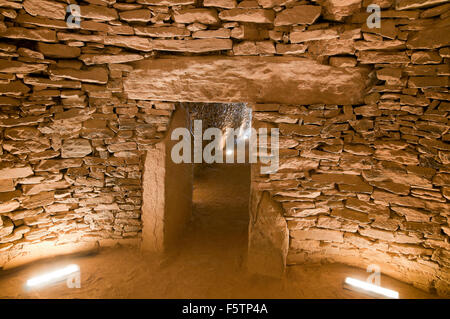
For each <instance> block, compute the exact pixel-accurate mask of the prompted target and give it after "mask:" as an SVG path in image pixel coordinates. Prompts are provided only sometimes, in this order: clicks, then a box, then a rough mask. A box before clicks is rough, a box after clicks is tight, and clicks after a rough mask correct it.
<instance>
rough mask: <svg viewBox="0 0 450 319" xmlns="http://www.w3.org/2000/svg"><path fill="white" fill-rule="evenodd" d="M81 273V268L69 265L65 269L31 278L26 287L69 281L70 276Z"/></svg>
mask: <svg viewBox="0 0 450 319" xmlns="http://www.w3.org/2000/svg"><path fill="white" fill-rule="evenodd" d="M79 271H80V267H79V266H78V265H75V264H71V265H68V266H66V267H64V268H61V269H58V270H55V271H52V272H49V273H46V274H43V275H40V276H37V277H34V278H31V279H29V280H27V284H26V286H27V287H28V288H33V287H38V286H44V285H48V284H50V283H55V282H58V281H62V280H65V279H67V278H68V277H69V276H70V275H72V274H74V273H77V272H79Z"/></svg>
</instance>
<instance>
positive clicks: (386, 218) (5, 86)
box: [0, 0, 450, 294]
mask: <svg viewBox="0 0 450 319" xmlns="http://www.w3.org/2000/svg"><path fill="white" fill-rule="evenodd" d="M67 2H69V1H67ZM67 2H63V1H56V0H24V1H21V0H6V1H0V38H1V42H0V140H1V147H0V157H1V163H0V216H1V219H0V266H5V265H7V264H8V263H11V262H12V261H14V259H15V258H16V257H17V256H20V255H21V254H23V252H24V251H28V250H27V247H32V246H33V245H37V244H40V243H48V245H49V247H50V246H55V247H56V246H64V244H74V243H92V242H100V245H109V244H112V243H116V242H123V243H131V244H133V243H134V244H138V243H139V239H140V236H141V228H142V223H141V219H140V214H141V203H142V189H141V183H142V181H141V177H142V176H141V175H142V165H143V158H144V154H145V150H146V149H147V148H149V147H152V145H154V144H155V143H156V142H157V141H160V140H161V139H162V138H163V137H164V132H165V131H166V130H167V127H168V124H169V121H170V117H171V114H172V111H173V110H174V104H173V103H170V102H164V101H142V100H131V99H128V98H127V94H126V92H124V90H123V81H122V79H123V77H124V76H126V75H127V74H129V72H130V71H132V68H133V67H132V63H131V62H133V61H138V60H141V59H144V58H158V57H159V56H162V55H164V54H166V55H167V54H170V55H226V56H238V55H253V56H255V55H267V56H274V55H288V56H299V57H307V58H310V59H314V60H316V61H319V62H320V63H322V64H328V65H331V66H335V67H353V66H367V67H368V68H370V69H371V70H373V71H372V73H371V78H372V79H373V86H372V87H371V89H370V91H368V92H367V95H366V97H365V99H364V103H361V104H359V105H278V104H267V105H256V106H255V107H254V114H253V116H254V125H255V126H258V125H264V126H268V127H279V128H280V132H281V139H280V141H281V144H280V146H281V150H280V155H281V165H280V170H279V172H278V173H276V174H272V175H270V176H254V180H253V188H254V189H257V190H261V191H262V190H268V191H269V192H270V193H271V195H272V197H273V199H275V200H276V201H278V202H280V203H281V204H282V206H283V208H284V214H285V217H286V221H287V225H288V229H289V238H290V242H289V249H288V258H287V263H288V264H295V263H303V262H305V261H311V260H312V261H314V260H316V261H317V260H334V261H340V262H344V263H349V264H353V265H358V266H361V267H365V266H367V264H369V263H378V264H380V266H382V267H381V269H382V272H383V273H387V274H390V275H392V276H394V277H397V278H399V279H401V280H404V281H407V282H410V283H413V284H414V285H415V286H418V287H420V288H424V289H431V290H435V291H437V292H438V293H440V294H448V293H449V291H450V271H449V268H450V253H449V234H450V228H449V218H450V217H449V215H450V210H449V199H450V168H449V165H448V164H449V163H450V144H449V143H448V142H449V140H450V135H449V132H448V130H449V125H448V121H449V116H448V115H449V110H450V103H449V100H450V94H449V93H448V76H449V64H448V62H449V57H450V48H449V46H450V38H449V36H448V35H449V34H450V4H449V3H448V1H445V0H396V1H395V0H319V1H295V0H246V1H235V0H203V1H195V0H137V1H116V0H86V1H78V2H75V1H70V2H71V3H78V4H79V5H80V7H81V16H82V18H81V26H80V27H81V28H80V29H71V28H69V27H68V26H67V24H66V21H65V19H66V18H67V15H66V6H67ZM372 3H375V4H378V5H379V6H380V7H381V9H382V10H381V28H378V29H377V28H375V29H370V28H368V27H367V25H366V19H367V17H368V15H369V13H367V12H366V8H367V6H368V5H370V4H372ZM155 80H157V79H155ZM211 102H215V101H211ZM235 102H247V101H235Z"/></svg>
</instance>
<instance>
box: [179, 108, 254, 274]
mask: <svg viewBox="0 0 450 319" xmlns="http://www.w3.org/2000/svg"><path fill="white" fill-rule="evenodd" d="M183 107H185V108H186V110H187V111H188V114H189V122H190V127H191V128H192V124H193V122H194V121H199V120H200V121H202V130H203V132H204V131H206V130H207V129H208V128H218V129H220V130H221V131H222V132H223V136H224V139H223V140H222V141H221V142H220V143H221V145H220V147H221V148H222V150H223V155H224V157H223V162H224V163H210V164H208V163H205V162H203V163H196V164H194V168H193V196H192V215H191V219H190V221H189V224H188V225H187V228H186V232H185V234H186V235H185V236H186V240H183V241H182V242H183V243H184V246H186V248H185V249H190V250H191V256H196V257H197V258H201V257H202V256H204V257H207V258H208V261H209V265H210V266H211V267H214V268H216V270H219V269H221V268H223V267H226V268H227V269H222V271H228V272H229V271H239V270H240V269H241V268H243V267H245V259H246V254H247V245H248V223H249V197H250V164H249V163H248V160H247V159H248V156H246V161H245V162H244V163H237V154H236V153H237V151H238V149H237V144H239V143H243V144H244V145H245V153H246V155H247V153H248V137H249V136H248V134H249V132H250V131H249V130H250V127H251V108H249V107H247V105H246V104H243V103H232V104H218V103H184V104H183ZM227 129H228V132H230V129H232V130H233V131H232V132H235V133H236V135H235V136H234V137H233V138H232V139H228V140H227V135H226V132H227ZM229 141H233V143H232V145H229V144H230V143H228V144H227V143H226V142H229ZM208 143H209V141H204V143H203V144H204V145H203V147H204V146H205V144H208ZM230 151H232V152H234V154H233V157H234V161H233V163H226V156H227V155H230V154H229V152H230ZM187 246H188V247H189V248H188V247H187Z"/></svg>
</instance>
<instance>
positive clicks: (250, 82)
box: [124, 56, 368, 105]
mask: <svg viewBox="0 0 450 319" xmlns="http://www.w3.org/2000/svg"><path fill="white" fill-rule="evenodd" d="M133 66H134V71H132V72H131V73H130V74H129V76H128V77H127V78H125V81H124V90H125V92H127V93H128V97H129V98H130V99H138V100H163V101H186V102H218V103H221V102H222V103H228V102H260V103H287V104H303V105H304V104H317V103H329V104H357V103H360V102H361V101H362V99H363V95H364V94H363V92H364V89H365V87H366V81H367V72H368V71H367V70H366V69H365V68H336V67H331V66H326V65H321V64H319V63H317V62H315V61H313V60H310V59H305V58H297V57H218V56H209V57H177V58H161V59H153V60H141V61H138V62H134V63H133Z"/></svg>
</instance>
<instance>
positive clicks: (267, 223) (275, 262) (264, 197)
mask: <svg viewBox="0 0 450 319" xmlns="http://www.w3.org/2000/svg"><path fill="white" fill-rule="evenodd" d="M253 196H255V195H253ZM251 205H252V208H251V212H252V213H251V217H250V225H249V229H250V231H249V244H248V249H249V259H248V261H247V263H248V267H249V269H251V271H252V272H255V273H258V274H262V275H266V276H272V277H281V276H282V275H283V273H284V269H285V265H286V255H287V251H288V245H289V237H288V236H289V234H288V229H287V226H286V220H285V219H284V218H283V208H282V207H281V205H280V204H279V203H277V202H275V201H274V200H273V199H271V196H270V194H269V193H268V192H264V193H262V194H261V196H260V198H254V199H253V200H252V204H251Z"/></svg>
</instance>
